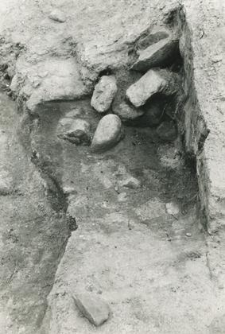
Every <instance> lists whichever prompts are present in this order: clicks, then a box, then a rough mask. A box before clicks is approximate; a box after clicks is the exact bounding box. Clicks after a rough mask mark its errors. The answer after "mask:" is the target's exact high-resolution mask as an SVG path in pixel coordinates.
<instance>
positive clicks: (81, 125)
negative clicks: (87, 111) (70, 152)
mask: <svg viewBox="0 0 225 334" xmlns="http://www.w3.org/2000/svg"><path fill="white" fill-rule="evenodd" d="M57 131H58V136H59V137H60V138H62V139H65V140H68V141H70V142H71V143H73V144H76V145H81V144H84V145H88V144H89V143H90V137H91V135H90V124H89V123H88V122H87V121H85V120H84V119H79V118H77V119H71V118H63V119H62V120H61V121H60V123H59V127H58V129H57Z"/></svg>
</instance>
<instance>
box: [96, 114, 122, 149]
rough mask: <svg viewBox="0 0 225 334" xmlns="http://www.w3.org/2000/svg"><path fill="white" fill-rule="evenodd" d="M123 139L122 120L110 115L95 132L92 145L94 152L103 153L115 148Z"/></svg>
mask: <svg viewBox="0 0 225 334" xmlns="http://www.w3.org/2000/svg"><path fill="white" fill-rule="evenodd" d="M122 137H123V129H122V123H121V120H120V118H119V117H118V116H117V115H113V114H109V115H106V116H104V117H103V118H102V119H101V120H100V122H99V124H98V126H97V129H96V131H95V134H94V138H93V140H92V144H91V150H92V151H93V152H103V151H106V150H108V149H110V148H112V147H113V146H115V145H116V144H117V143H118V142H119V141H120V140H121V139H122Z"/></svg>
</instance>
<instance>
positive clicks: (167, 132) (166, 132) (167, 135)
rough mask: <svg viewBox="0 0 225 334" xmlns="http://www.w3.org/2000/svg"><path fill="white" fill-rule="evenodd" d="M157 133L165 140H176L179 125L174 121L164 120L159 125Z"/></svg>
mask: <svg viewBox="0 0 225 334" xmlns="http://www.w3.org/2000/svg"><path fill="white" fill-rule="evenodd" d="M156 133H157V135H158V136H159V138H160V139H162V140H163V141H168V142H170V141H174V140H175V139H176V138H177V127H176V125H175V123H174V122H173V121H164V122H163V123H161V124H160V125H159V126H158V128H157V130H156Z"/></svg>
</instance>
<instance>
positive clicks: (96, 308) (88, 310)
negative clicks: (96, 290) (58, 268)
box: [73, 293, 110, 327]
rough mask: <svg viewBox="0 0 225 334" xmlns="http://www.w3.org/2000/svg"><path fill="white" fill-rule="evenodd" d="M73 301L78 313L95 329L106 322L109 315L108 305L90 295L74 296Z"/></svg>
mask: <svg viewBox="0 0 225 334" xmlns="http://www.w3.org/2000/svg"><path fill="white" fill-rule="evenodd" d="M73 298H74V301H75V304H76V306H77V307H78V309H79V310H80V312H81V313H82V314H83V315H84V316H85V318H87V319H88V320H89V321H90V322H91V323H92V324H93V325H95V326H96V327H98V326H101V325H102V324H103V323H104V322H106V321H107V320H108V318H109V315H110V308H109V306H108V304H107V303H106V302H105V301H104V300H102V299H101V298H99V297H97V296H93V295H91V294H86V293H83V294H76V295H75V296H74V297H73Z"/></svg>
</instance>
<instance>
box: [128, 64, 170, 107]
mask: <svg viewBox="0 0 225 334" xmlns="http://www.w3.org/2000/svg"><path fill="white" fill-rule="evenodd" d="M166 85H167V81H166V80H165V79H164V78H163V77H162V76H161V75H160V74H159V72H156V71H153V70H150V71H148V72H147V73H146V74H145V75H143V77H141V79H139V80H138V81H137V82H135V83H134V84H133V85H131V86H130V87H129V88H128V90H127V92H126V96H127V98H128V99H129V100H130V102H131V103H132V104H133V105H134V106H135V107H140V106H142V105H144V104H145V103H146V101H147V100H148V99H149V98H150V97H151V96H152V95H154V94H156V93H159V92H161V91H162V90H163V89H164V88H165V87H166Z"/></svg>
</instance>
